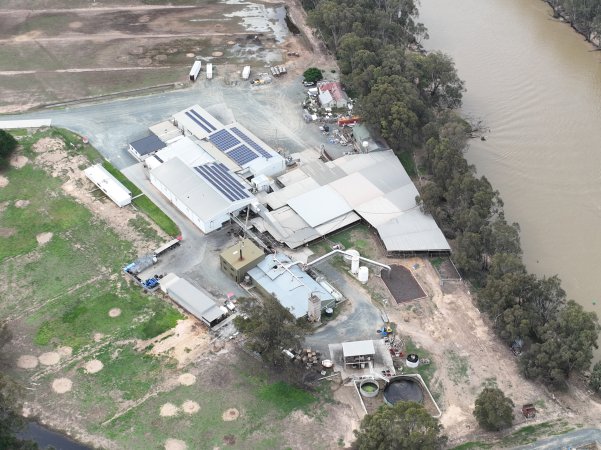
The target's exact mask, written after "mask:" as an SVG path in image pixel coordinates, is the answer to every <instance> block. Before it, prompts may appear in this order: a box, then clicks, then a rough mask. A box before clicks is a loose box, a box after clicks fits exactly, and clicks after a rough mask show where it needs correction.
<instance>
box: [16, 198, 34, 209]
mask: <svg viewBox="0 0 601 450" xmlns="http://www.w3.org/2000/svg"><path fill="white" fill-rule="evenodd" d="M29 203H31V202H30V201H29V200H17V201H16V202H15V206H16V207H17V208H26V207H28V206H29Z"/></svg>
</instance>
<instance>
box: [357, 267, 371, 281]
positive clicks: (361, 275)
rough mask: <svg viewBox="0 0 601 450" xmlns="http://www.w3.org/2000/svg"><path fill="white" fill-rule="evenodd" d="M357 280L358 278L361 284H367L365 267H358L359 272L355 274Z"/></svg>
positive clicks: (367, 272)
mask: <svg viewBox="0 0 601 450" xmlns="http://www.w3.org/2000/svg"><path fill="white" fill-rule="evenodd" d="M357 278H359V281H360V282H361V283H363V284H365V283H367V280H368V278H369V269H368V268H367V267H365V266H361V267H359V272H358V273H357Z"/></svg>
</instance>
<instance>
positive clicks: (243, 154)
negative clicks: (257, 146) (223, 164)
mask: <svg viewBox="0 0 601 450" xmlns="http://www.w3.org/2000/svg"><path fill="white" fill-rule="evenodd" d="M226 155H227V156H229V157H230V158H231V159H233V160H234V161H235V162H236V164H238V165H239V166H243V165H244V164H246V163H248V162H251V161H252V160H253V159H257V158H258V157H259V155H257V154H256V153H255V152H253V151H252V150H251V149H250V148H248V147H247V146H246V145H244V144H242V145H240V146H238V147H236V148H234V149H233V150H230V151H229V152H227V153H226Z"/></svg>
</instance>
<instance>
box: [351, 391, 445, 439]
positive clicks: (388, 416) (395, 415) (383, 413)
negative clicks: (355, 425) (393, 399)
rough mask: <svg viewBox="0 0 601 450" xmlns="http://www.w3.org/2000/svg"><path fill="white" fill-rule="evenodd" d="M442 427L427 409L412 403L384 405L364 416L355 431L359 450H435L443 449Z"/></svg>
mask: <svg viewBox="0 0 601 450" xmlns="http://www.w3.org/2000/svg"><path fill="white" fill-rule="evenodd" d="M441 431H442V427H441V425H440V424H439V423H438V421H437V420H436V419H434V418H433V417H432V416H431V415H430V414H429V413H428V412H427V411H426V409H425V408H424V407H423V406H422V405H420V404H419V403H415V402H398V403H395V404H394V405H393V406H388V405H383V406H381V407H380V408H379V409H378V410H377V411H376V412H375V413H373V414H368V415H366V416H365V417H364V418H363V420H362V421H361V426H360V427H359V430H355V436H357V441H356V442H355V444H354V448H356V449H358V450H388V449H395V450H435V449H439V448H442V446H443V445H444V443H445V442H446V437H445V436H443V435H441Z"/></svg>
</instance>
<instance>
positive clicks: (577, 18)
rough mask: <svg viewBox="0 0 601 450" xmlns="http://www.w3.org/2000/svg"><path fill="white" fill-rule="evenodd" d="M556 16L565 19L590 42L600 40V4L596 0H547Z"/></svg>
mask: <svg viewBox="0 0 601 450" xmlns="http://www.w3.org/2000/svg"><path fill="white" fill-rule="evenodd" d="M547 3H549V4H550V5H551V6H552V7H553V9H554V11H555V14H556V15H561V16H562V17H564V18H566V19H567V20H568V21H569V22H570V24H571V25H572V26H573V27H574V28H575V29H576V30H577V31H578V32H579V33H581V34H582V35H584V37H585V38H586V40H587V41H589V42H591V41H593V40H596V43H597V45H599V40H600V39H601V2H599V1H597V0H547Z"/></svg>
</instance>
